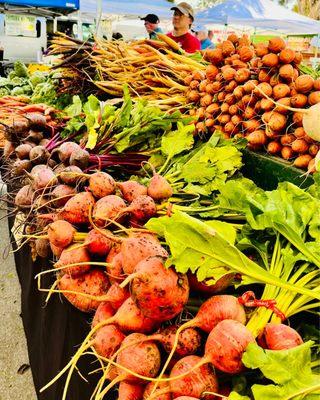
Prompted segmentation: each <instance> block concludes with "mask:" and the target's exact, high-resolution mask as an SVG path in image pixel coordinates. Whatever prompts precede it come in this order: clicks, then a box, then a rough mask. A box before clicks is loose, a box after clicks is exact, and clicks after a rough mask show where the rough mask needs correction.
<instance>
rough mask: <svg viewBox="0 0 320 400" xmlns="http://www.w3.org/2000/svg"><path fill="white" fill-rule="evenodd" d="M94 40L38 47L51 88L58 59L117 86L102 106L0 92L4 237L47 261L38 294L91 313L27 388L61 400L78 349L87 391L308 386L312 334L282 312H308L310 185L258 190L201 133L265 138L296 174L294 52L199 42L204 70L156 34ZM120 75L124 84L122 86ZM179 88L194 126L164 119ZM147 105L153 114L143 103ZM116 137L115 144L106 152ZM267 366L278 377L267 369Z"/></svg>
mask: <svg viewBox="0 0 320 400" xmlns="http://www.w3.org/2000/svg"><path fill="white" fill-rule="evenodd" d="M98 45H99V46H97V47H96V48H95V46H92V45H91V44H88V43H86V44H85V45H84V44H83V43H82V42H78V41H76V40H73V39H71V38H67V37H64V36H61V37H60V38H57V39H56V40H55V42H54V45H53V47H52V48H51V51H53V52H56V53H57V54H58V53H59V54H61V53H63V54H64V55H65V57H64V58H63V60H62V65H61V66H62V67H63V68H64V72H65V73H66V75H65V76H64V79H63V80H62V81H61V85H62V89H63V90H66V88H70V85H71V86H72V84H73V82H74V79H75V75H74V76H73V75H72V73H71V74H70V76H69V80H68V77H67V71H69V72H70V68H71V72H72V68H74V71H76V72H77V78H78V79H79V84H80V86H81V88H84V87H83V85H82V84H83V81H81V79H82V78H83V74H85V73H86V72H87V73H88V74H89V73H91V70H90V68H91V69H95V68H92V66H93V65H95V66H98V67H99V68H98V70H99V74H100V77H101V82H102V83H101V82H98V86H99V85H100V89H102V86H104V87H103V90H105V91H107V92H108V93H109V95H111V96H118V95H119V96H122V95H123V99H122V100H123V101H122V105H121V106H120V107H119V108H116V107H114V108H113V106H112V107H111V108H110V106H109V108H108V106H107V107H106V108H104V106H105V103H103V102H100V100H99V99H98V98H93V96H91V97H89V99H88V103H85V105H84V106H83V104H82V101H83V100H84V99H81V100H80V97H78V98H74V101H73V104H71V105H70V107H69V111H71V112H70V115H68V116H66V113H63V112H60V111H58V110H56V109H54V108H52V107H49V106H47V105H44V104H35V105H28V104H26V103H25V102H24V101H23V99H14V98H11V97H8V98H4V99H2V100H1V99H0V111H1V115H0V123H1V125H0V130H1V131H2V132H3V134H4V136H5V138H6V145H5V149H4V163H5V165H4V170H5V174H4V180H5V181H6V182H7V183H8V184H9V193H8V195H7V196H6V202H7V204H8V208H9V210H11V211H12V212H13V213H17V212H19V213H20V214H21V215H22V216H23V233H22V235H21V240H22V244H21V246H22V245H23V244H29V245H30V246H31V248H32V255H33V257H34V258H35V257H42V258H44V259H45V260H47V268H46V270H45V271H42V272H40V273H38V274H37V275H36V278H37V283H38V289H39V290H40V291H42V292H46V294H47V297H46V300H45V301H46V302H49V301H50V298H51V296H58V295H62V296H61V298H62V301H66V302H69V303H70V304H71V305H72V306H74V307H75V308H77V309H78V310H80V311H82V312H84V313H87V314H88V320H90V323H91V329H90V332H89V333H88V334H87V336H86V337H85V338H84V339H83V342H82V344H81V345H80V346H79V347H78V348H77V350H75V354H74V355H73V357H72V358H71V360H70V361H69V362H68V363H67V364H66V365H65V367H64V368H63V369H62V370H61V371H60V372H59V371H57V372H56V376H52V379H51V381H50V382H47V384H46V385H45V386H44V387H43V388H42V389H41V392H45V391H46V390H47V389H48V388H49V387H51V385H53V384H54V383H55V382H56V381H57V380H58V379H60V378H61V377H63V378H66V379H65V386H64V390H63V393H62V395H61V399H62V400H66V399H68V388H69V384H70V381H71V379H72V376H73V374H76V373H78V372H79V371H78V362H79V359H80V358H81V357H82V356H85V355H87V354H90V355H93V356H94V357H95V362H94V363H93V364H92V374H98V376H99V381H98V383H97V385H96V387H95V388H94V390H93V393H92V397H91V399H92V400H103V399H109V398H110V396H117V398H118V399H119V400H174V399H179V400H200V399H201V400H203V399H204V400H218V399H219V398H222V399H224V400H249V399H254V400H266V398H267V395H266V393H267V394H268V396H269V397H268V398H279V399H280V398H287V399H290V398H292V399H293V398H297V399H299V398H301V399H302V398H303V396H304V395H305V394H306V395H309V394H310V395H311V396H317V395H318V394H319V392H320V386H319V383H318V382H317V380H316V378H317V377H316V375H315V374H314V373H313V372H312V369H311V368H314V367H316V366H317V365H318V361H317V360H316V361H314V358H311V347H313V349H312V357H313V356H314V355H315V354H316V350H315V349H314V348H315V347H316V345H314V344H313V342H311V341H309V340H308V339H310V338H312V339H313V337H312V335H307V334H305V331H304V330H303V329H304V328H303V329H301V326H299V324H297V323H296V321H295V320H292V319H291V317H293V316H296V315H298V318H300V316H301V315H303V316H305V315H306V312H309V313H310V314H312V313H313V312H314V311H315V309H316V308H317V307H318V306H319V300H320V292H319V267H320V250H319V248H318V247H319V246H318V242H319V222H318V214H319V209H320V203H319V202H320V199H319V195H318V192H319V186H317V182H315V184H314V186H313V188H312V189H310V190H303V189H300V188H298V187H296V186H294V185H292V184H290V183H283V184H282V185H279V187H278V188H277V189H275V190H274V191H271V192H265V191H263V190H262V189H260V188H258V187H257V186H256V185H255V184H254V183H253V182H251V181H249V180H248V179H246V178H244V177H242V176H241V174H239V173H238V170H239V168H240V167H241V165H242V160H241V152H240V150H239V149H238V148H237V147H236V146H238V145H239V148H240V147H241V142H243V141H240V144H238V143H236V141H234V142H233V141H231V140H224V138H222V137H221V135H219V134H217V133H216V134H212V135H210V139H209V140H207V139H208V137H207V135H206V134H207V133H210V134H211V133H213V132H214V130H219V131H222V132H223V133H224V135H225V137H227V138H233V137H239V138H242V137H245V138H246V139H247V140H248V143H249V146H250V148H252V149H253V150H259V149H262V148H263V147H265V146H267V147H268V151H269V152H270V153H271V154H280V153H281V154H282V156H283V158H286V159H291V158H293V157H296V158H295V165H297V166H301V167H304V168H309V170H311V169H312V168H313V167H312V163H313V162H314V163H316V161H317V157H318V156H317V154H319V153H318V150H319V142H318V141H317V140H316V139H315V136H314V132H311V131H312V129H313V128H314V129H315V130H317V129H319V126H320V124H318V125H317V124H316V123H315V113H314V110H315V111H316V112H317V110H318V108H317V107H318V106H319V105H320V102H318V100H317V99H318V94H319V90H320V89H319V82H318V81H317V80H313V79H312V80H311V79H310V77H307V76H306V75H300V73H299V71H298V64H299V62H300V56H299V55H298V54H296V53H294V52H292V51H291V50H290V49H287V48H286V47H285V44H284V43H283V41H282V39H279V38H276V39H274V40H271V41H270V42H269V45H268V46H266V45H263V44H260V45H257V46H256V47H253V46H252V45H251V43H250V42H249V41H248V39H247V38H246V37H242V38H237V37H236V36H234V35H232V36H230V37H229V38H228V40H227V41H226V42H224V43H222V45H221V46H218V48H217V49H213V50H207V51H206V52H205V53H204V58H205V59H206V61H208V62H209V63H210V64H209V65H207V66H206V67H205V65H204V64H201V68H196V67H197V66H196V65H195V63H196V62H195V61H192V60H190V59H188V60H189V61H188V63H187V64H186V66H181V65H180V66H179V65H178V64H179V63H180V62H182V59H183V57H185V56H183V55H179V54H176V53H174V52H171V50H170V49H169V45H168V44H166V43H162V42H160V43H158V44H157V43H153V42H150V41H141V42H136V43H133V44H132V43H131V44H125V43H111V42H104V41H101V43H100V42H99V43H98ZM152 46H153V47H152ZM156 46H158V48H155V47H156ZM121 51H122V53H121V57H119V54H120V53H119V52H121ZM149 52H150V54H149ZM164 55H166V56H168V55H169V59H170V60H171V62H170V63H168V64H167V65H164V59H165V58H164ZM124 56H125V57H124ZM88 60H90V62H89V61H88ZM148 60H149V61H148ZM72 63H73V66H72ZM76 63H78V64H77V65H78V69H77V70H76V68H75V66H76ZM133 65H135V68H136V69H134V68H133ZM205 68H206V70H205ZM136 70H139V71H140V75H139V74H137V71H136ZM186 72H189V75H188V77H187V78H186V75H187V74H186ZM159 74H160V75H159ZM120 75H121V78H120ZM128 76H129V77H131V78H132V82H130V83H132V84H131V86H129V89H127V90H123V88H122V82H123V80H127V79H128ZM134 77H137V79H136V80H134ZM131 78H130V79H131ZM139 79H140V80H139ZM141 82H143V86H141V87H140V86H139V85H138V83H141ZM157 82H158V83H159V84H160V85H161V87H160V88H159V87H158V86H157V84H156V83H157ZM177 82H178V84H177ZM95 83H96V84H97V82H95ZM91 84H92V82H91V83H90V85H91ZM90 85H88V86H87V87H86V88H87V89H88V90H89V87H90ZM136 85H137V86H139V88H140V89H141V93H140V92H139V94H141V95H142V96H143V97H145V98H148V99H149V100H150V101H149V102H147V100H144V101H145V102H140V103H139V102H137V103H136V104H135V105H134V106H133V104H132V102H131V99H130V98H129V97H128V96H127V91H130V92H131V93H133V92H134V91H135V89H136ZM187 86H189V89H188V90H187V91H186V92H185V88H186V87H187ZM91 87H92V86H91ZM170 88H172V89H173V90H172V91H170ZM78 89H79V87H78V88H77V90H78ZM159 89H161V90H159ZM178 89H179V92H180V90H181V93H183V96H185V95H187V97H188V99H189V101H190V102H191V103H193V104H194V105H195V108H193V109H192V110H191V111H190V114H192V115H193V116H195V117H196V118H197V122H196V123H197V125H196V128H197V130H198V133H199V135H195V134H194V125H193V122H194V121H193V118H189V117H187V118H185V117H184V116H183V115H182V114H180V113H179V112H177V111H176V112H172V110H174V109H175V108H176V107H177V105H178V107H180V106H181V105H183V106H184V105H185V99H186V98H185V97H183V99H182V100H181V99H180V100H181V102H180V100H179V99H178V97H176V95H177V92H176V90H178ZM63 90H62V91H63ZM171 95H172V96H173V97H172V98H171V99H170V96H171ZM153 100H155V101H156V103H158V105H161V104H162V107H160V108H163V109H168V110H169V109H170V111H168V112H166V113H163V112H161V113H159V112H158V111H159V108H158V109H156V108H150V107H149V106H150V104H151V105H152V107H153V105H154V103H153ZM302 100H303V101H302ZM299 101H300V103H299ZM161 102H162V103H161ZM179 102H180V103H179ZM303 102H304V104H302V103H303ZM198 105H200V107H198ZM309 106H310V107H309ZM314 107H316V108H314ZM85 110H87V112H86V111H85ZM319 115H320V113H319ZM151 117H152V118H151ZM84 120H85V121H84ZM310 121H311V122H310ZM69 122H72V124H69V125H72V127H73V128H74V129H73V130H71V129H70V130H68V123H69ZM129 122H130V123H129ZM131 122H132V124H131ZM108 124H109V125H108ZM310 124H311V125H310ZM149 126H150V127H151V128H152V129H151V128H150V130H146V127H147V128H148V127H149ZM310 126H311V128H310ZM158 127H159V129H158ZM116 129H118V130H116ZM115 133H116V134H117V137H115ZM307 133H308V134H307ZM89 134H90V135H91V136H92V137H93V141H94V145H91V146H88V145H87V142H88V137H89ZM202 134H204V135H202ZM146 137H147V138H149V139H150V140H146ZM311 137H313V138H311ZM140 138H141V140H140ZM259 138H260V139H259ZM120 139H122V140H124V144H122V146H121V148H122V147H123V150H122V151H123V154H120V153H121V152H122V151H120V150H119V153H117V152H116V151H118V149H117V148H116V150H114V149H115V145H116V144H117V143H118V144H119V140H120ZM201 139H204V140H205V143H202V142H201ZM258 139H259V140H260V142H259V140H258ZM91 144H92V143H91ZM298 145H299V146H300V148H298ZM302 145H304V148H303V150H301V148H302ZM272 146H274V147H275V146H278V149H279V150H277V151H275V150H274V151H272ZM95 152H96V153H95ZM286 152H287V153H288V152H290V155H289V156H285V155H286ZM146 154H148V156H146ZM283 154H284V155H283ZM288 154H289V153H288ZM119 157H122V158H121V160H120V158H119ZM149 157H150V158H149ZM301 157H304V158H305V161H304V164H303V165H302V164H301V163H302V161H301V160H302V158H301ZM147 160H148V162H146V161H147ZM299 162H301V163H300V164H299ZM114 165H116V166H117V168H114ZM156 169H158V172H157V171H156ZM150 172H151V174H150V175H149V176H148V174H149V173H150ZM133 173H134V174H135V175H134V176H132V174H133ZM169 182H170V183H169ZM180 203H183V204H180ZM189 214H191V215H192V216H191V215H189ZM47 274H48V275H49V276H50V277H51V278H52V282H51V283H52V285H51V286H50V284H48V281H49V280H48V279H47V280H44V279H43V277H44V276H47ZM44 281H46V282H47V284H48V286H46V285H44V283H43V282H44ZM249 285H250V286H249ZM253 290H254V291H255V292H256V294H257V295H259V299H258V298H256V294H255V293H254V292H253ZM288 318H290V321H288ZM291 323H292V325H293V326H294V327H295V328H297V330H295V329H293V328H292V327H290V326H289V325H290V324H291ZM311 323H313V322H311ZM317 333H318V331H317ZM300 334H301V335H300ZM304 341H305V342H304ZM77 345H78V343H77ZM311 361H312V362H311ZM266 366H267V367H266ZM268 366H269V367H268ZM258 368H259V369H260V370H261V373H260V372H257V369H258ZM288 368H292V370H293V371H295V369H298V371H299V372H298V374H296V375H297V376H296V375H295V374H294V373H291V370H290V373H289V371H288V372H286V371H287V369H288ZM250 369H252V370H254V371H250ZM265 369H269V370H268V371H267V372H265ZM278 369H279V370H280V372H279V376H280V378H281V379H282V376H281V372H282V371H284V372H283V374H284V375H288V376H286V380H285V382H283V380H281V379H280V381H278V380H277V379H278V376H277V377H276V378H275V375H276V374H278ZM302 370H303V373H301V372H300V371H302ZM270 371H271V372H274V375H272V374H271V373H270ZM298 375H303V382H301V381H299V379H298ZM85 379H87V380H88V381H90V374H89V375H88V376H86V377H85ZM270 380H271V381H272V385H270V384H269V383H270ZM240 381H242V382H243V381H246V384H244V385H242V386H244V387H242V388H240V389H239V384H238V383H239V382H240ZM298 381H299V382H298ZM273 383H274V384H273ZM116 388H117V391H116V390H115V389H116ZM261 388H262V389H261ZM238 389H239V390H238ZM259 390H260V391H261V392H260V393H259ZM111 391H112V392H113V393H111ZM278 392H279V395H278ZM275 393H276V394H277V395H278V397H276V396H275ZM248 396H249V397H248ZM272 396H273V397H272ZM297 396H300V397H297ZM307 398H308V397H306V399H307ZM313 398H315V397H310V400H311V399H313ZM57 400H58V399H57Z"/></svg>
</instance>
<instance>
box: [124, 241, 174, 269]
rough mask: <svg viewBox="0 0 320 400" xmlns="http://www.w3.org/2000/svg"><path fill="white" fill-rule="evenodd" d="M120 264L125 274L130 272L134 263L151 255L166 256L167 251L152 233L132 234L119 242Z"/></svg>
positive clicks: (134, 265)
mask: <svg viewBox="0 0 320 400" xmlns="http://www.w3.org/2000/svg"><path fill="white" fill-rule="evenodd" d="M121 254H122V266H123V271H124V273H125V274H128V275H130V274H132V273H133V271H134V268H135V267H136V265H137V264H138V263H139V262H140V261H142V260H144V259H146V258H148V257H152V256H159V257H163V258H167V257H168V256H169V255H168V253H167V251H166V250H165V249H164V248H163V247H162V246H161V245H160V242H159V241H158V240H157V238H156V237H154V236H153V235H145V236H143V235H141V236H136V237H135V236H133V237H129V238H128V239H126V240H124V241H123V242H122V244H121Z"/></svg>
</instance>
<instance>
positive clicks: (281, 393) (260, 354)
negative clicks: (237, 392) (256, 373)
mask: <svg viewBox="0 0 320 400" xmlns="http://www.w3.org/2000/svg"><path fill="white" fill-rule="evenodd" d="M312 344H313V342H311V341H308V342H306V343H303V344H301V345H300V346H297V347H294V348H292V349H289V350H276V351H275V350H264V349H262V348H261V347H259V346H258V345H257V344H253V343H250V344H249V346H248V347H247V350H246V352H245V353H244V355H243V357H242V361H243V363H244V365H245V366H246V367H248V368H252V369H256V368H259V369H260V370H261V372H262V373H263V375H264V376H265V377H266V378H268V379H270V380H272V381H273V382H274V383H275V385H253V387H252V393H253V396H254V399H255V400H291V399H295V400H302V399H304V400H316V399H319V396H320V383H319V382H320V381H319V376H318V375H315V374H313V373H312V370H311V346H312Z"/></svg>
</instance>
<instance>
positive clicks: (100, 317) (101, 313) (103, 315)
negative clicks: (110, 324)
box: [91, 301, 114, 328]
mask: <svg viewBox="0 0 320 400" xmlns="http://www.w3.org/2000/svg"><path fill="white" fill-rule="evenodd" d="M113 314H114V310H113V308H112V307H111V304H110V303H108V302H107V301H104V302H102V303H100V304H99V306H98V308H97V309H96V312H95V313H94V317H93V320H92V324H91V327H92V328H94V327H95V326H96V325H98V324H99V323H100V322H102V321H106V320H107V319H109V318H111V317H112V316H113Z"/></svg>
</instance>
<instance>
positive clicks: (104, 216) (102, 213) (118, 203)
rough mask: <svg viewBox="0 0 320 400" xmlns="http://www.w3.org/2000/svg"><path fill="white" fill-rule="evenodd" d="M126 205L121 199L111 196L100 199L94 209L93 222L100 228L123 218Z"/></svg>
mask: <svg viewBox="0 0 320 400" xmlns="http://www.w3.org/2000/svg"><path fill="white" fill-rule="evenodd" d="M125 207H126V204H125V202H124V201H123V200H122V198H121V197H119V196H116V195H113V194H111V195H109V196H105V197H102V198H101V199H99V200H98V201H97V202H96V204H95V206H94V208H93V213H92V216H93V220H94V222H95V224H97V225H98V226H100V227H103V226H105V225H106V224H108V223H109V222H110V220H112V221H116V220H118V219H119V217H120V216H121V213H122V211H123V210H124V209H125Z"/></svg>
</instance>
